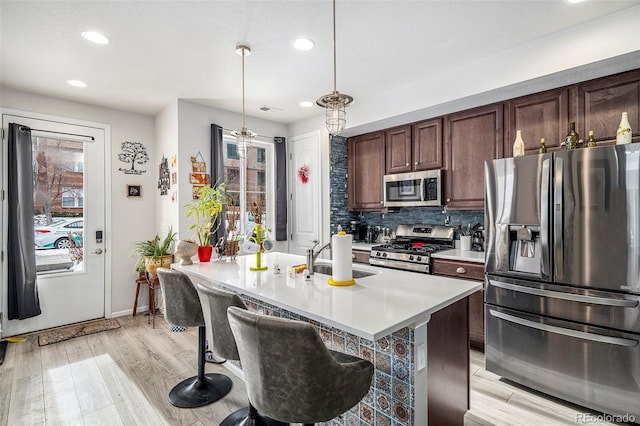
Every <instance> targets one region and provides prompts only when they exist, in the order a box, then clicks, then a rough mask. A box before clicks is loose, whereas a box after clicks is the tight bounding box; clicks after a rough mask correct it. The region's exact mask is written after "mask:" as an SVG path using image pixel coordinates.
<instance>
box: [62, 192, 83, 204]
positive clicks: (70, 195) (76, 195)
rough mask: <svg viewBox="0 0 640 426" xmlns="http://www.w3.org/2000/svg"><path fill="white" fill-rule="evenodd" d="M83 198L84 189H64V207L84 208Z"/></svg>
mask: <svg viewBox="0 0 640 426" xmlns="http://www.w3.org/2000/svg"><path fill="white" fill-rule="evenodd" d="M83 198H84V194H83V191H82V188H73V187H64V188H63V189H62V207H65V208H71V207H82V206H83Z"/></svg>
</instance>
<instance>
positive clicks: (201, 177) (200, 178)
mask: <svg viewBox="0 0 640 426" xmlns="http://www.w3.org/2000/svg"><path fill="white" fill-rule="evenodd" d="M189 183H193V184H196V185H207V184H208V183H209V174H208V173H191V174H190V175H189Z"/></svg>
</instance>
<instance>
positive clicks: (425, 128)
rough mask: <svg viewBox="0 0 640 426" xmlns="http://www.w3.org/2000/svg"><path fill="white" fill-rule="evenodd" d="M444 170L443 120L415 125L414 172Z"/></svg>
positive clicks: (427, 121)
mask: <svg viewBox="0 0 640 426" xmlns="http://www.w3.org/2000/svg"><path fill="white" fill-rule="evenodd" d="M440 168H442V119H441V118H435V119H431V120H426V121H421V122H419V123H415V124H414V125H413V170H415V171H421V170H431V169H440Z"/></svg>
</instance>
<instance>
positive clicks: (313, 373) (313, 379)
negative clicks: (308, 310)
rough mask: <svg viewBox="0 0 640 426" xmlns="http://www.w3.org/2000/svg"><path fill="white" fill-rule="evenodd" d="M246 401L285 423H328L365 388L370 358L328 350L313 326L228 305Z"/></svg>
mask: <svg viewBox="0 0 640 426" xmlns="http://www.w3.org/2000/svg"><path fill="white" fill-rule="evenodd" d="M228 316H229V324H230V326H231V331H232V332H233V335H234V337H235V339H236V344H237V346H238V353H239V354H240V361H241V362H242V369H243V372H244V378H245V382H246V384H247V392H248V393H249V400H250V401H251V403H252V404H253V405H254V406H255V407H256V408H257V409H258V410H259V411H260V413H262V414H263V415H266V416H269V417H270V418H272V419H277V420H279V421H282V422H287V423H304V424H307V425H312V424H314V423H317V422H326V421H329V420H331V419H333V418H335V417H337V416H339V415H340V414H342V413H344V412H345V411H347V410H349V409H350V408H351V407H353V406H354V405H355V404H357V403H358V402H359V401H360V400H361V399H362V398H363V397H364V396H365V395H366V394H367V392H368V391H369V387H370V386H371V380H372V377H373V365H372V364H371V363H370V362H369V361H365V360H363V359H360V358H357V357H354V356H351V355H347V354H343V353H340V352H334V351H330V350H329V349H327V347H326V346H325V345H324V343H323V342H322V339H321V338H320V336H319V335H318V333H317V332H316V331H315V329H314V328H313V326H312V325H311V324H308V323H306V322H302V321H295V320H288V319H283V318H275V317H269V316H265V315H259V314H256V313H253V312H249V311H247V310H243V309H238V308H236V307H231V308H229V309H228Z"/></svg>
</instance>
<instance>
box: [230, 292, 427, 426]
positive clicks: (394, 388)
mask: <svg viewBox="0 0 640 426" xmlns="http://www.w3.org/2000/svg"><path fill="white" fill-rule="evenodd" d="M242 299H243V300H244V302H245V304H246V305H247V307H248V308H249V309H250V310H252V311H254V312H258V313H260V314H265V315H272V316H275V317H281V318H289V319H295V320H300V321H305V322H309V323H311V324H312V325H313V326H314V328H315V329H316V330H317V331H318V333H319V334H320V337H321V338H322V340H323V341H324V343H325V345H326V346H327V347H328V348H329V349H332V350H334V351H338V352H344V353H347V354H350V355H355V356H358V357H360V358H363V359H366V360H369V361H371V362H372V363H373V364H374V365H375V376H374V379H373V383H372V385H371V388H370V389H369V393H368V394H367V395H366V396H365V397H364V398H363V399H362V401H360V402H359V403H358V404H357V405H356V406H354V407H353V408H352V409H351V410H349V411H348V412H346V413H345V414H343V415H342V416H339V417H337V418H335V419H333V420H331V421H329V422H326V423H320V424H323V425H330V426H345V425H348V426H360V425H376V426H377V425H380V426H409V425H414V424H415V423H414V412H413V408H412V407H413V406H414V388H413V371H414V365H413V355H412V354H413V349H414V348H413V330H411V329H409V328H408V327H405V328H403V329H401V330H398V331H397V332H395V333H393V334H391V335H388V336H385V337H383V338H381V339H378V340H377V341H375V342H372V341H371V340H367V339H364V338H362V337H358V336H356V335H353V334H350V333H347V332H345V331H343V330H338V329H336V328H333V327H330V326H327V325H325V324H321V323H319V322H318V321H314V320H311V319H309V318H306V317H304V316H301V315H298V314H296V313H293V312H289V311H287V310H284V309H282V308H278V307H276V306H273V305H270V304H267V303H265V302H262V301H260V300H256V299H254V298H250V297H247V296H242Z"/></svg>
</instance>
